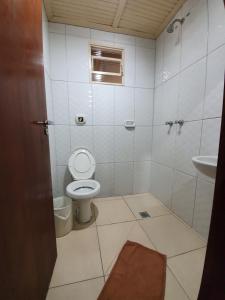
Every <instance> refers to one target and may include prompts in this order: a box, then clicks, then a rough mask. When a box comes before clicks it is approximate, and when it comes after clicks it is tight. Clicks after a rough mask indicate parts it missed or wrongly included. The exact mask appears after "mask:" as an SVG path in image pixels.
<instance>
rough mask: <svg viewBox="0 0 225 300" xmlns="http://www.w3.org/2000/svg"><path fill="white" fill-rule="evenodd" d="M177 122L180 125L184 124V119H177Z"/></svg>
mask: <svg viewBox="0 0 225 300" xmlns="http://www.w3.org/2000/svg"><path fill="white" fill-rule="evenodd" d="M175 124H179V125H180V126H183V125H184V120H176V121H175Z"/></svg>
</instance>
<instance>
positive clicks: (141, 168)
mask: <svg viewBox="0 0 225 300" xmlns="http://www.w3.org/2000/svg"><path fill="white" fill-rule="evenodd" d="M150 172H151V162H150V161H143V162H134V194H138V193H146V192H148V191H149V190H150Z"/></svg>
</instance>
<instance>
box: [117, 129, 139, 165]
mask: <svg viewBox="0 0 225 300" xmlns="http://www.w3.org/2000/svg"><path fill="white" fill-rule="evenodd" d="M133 145H134V130H132V129H126V128H125V127H124V126H116V127H115V148H114V151H115V161H116V162H122V161H133V159H134V158H133V156H134V154H133Z"/></svg>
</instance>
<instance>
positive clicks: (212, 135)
mask: <svg viewBox="0 0 225 300" xmlns="http://www.w3.org/2000/svg"><path fill="white" fill-rule="evenodd" d="M220 126H221V119H220V118H217V119H208V120H204V121H203V128H202V141H201V150H200V154H201V155H217V154H218V148H219V138H220Z"/></svg>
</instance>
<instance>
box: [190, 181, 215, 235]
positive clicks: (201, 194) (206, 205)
mask: <svg viewBox="0 0 225 300" xmlns="http://www.w3.org/2000/svg"><path fill="white" fill-rule="evenodd" d="M213 195H214V184H213V183H210V182H206V181H201V180H198V183H197V192H196V201H195V210H194V223H193V226H194V229H195V230H197V231H198V232H199V233H200V234H201V235H203V236H204V237H205V238H206V239H207V238H208V233H209V226H210V218H211V212H212V204H213Z"/></svg>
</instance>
